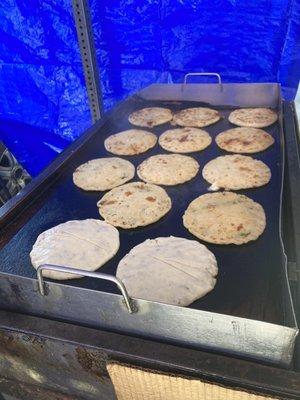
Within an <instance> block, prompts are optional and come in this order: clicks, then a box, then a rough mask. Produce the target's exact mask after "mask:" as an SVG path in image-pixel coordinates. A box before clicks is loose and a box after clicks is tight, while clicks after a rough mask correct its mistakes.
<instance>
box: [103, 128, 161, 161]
mask: <svg viewBox="0 0 300 400" xmlns="http://www.w3.org/2000/svg"><path fill="white" fill-rule="evenodd" d="M156 142H157V136H156V135H154V134H153V133H151V132H148V131H143V130H140V129H128V130H127V131H123V132H119V133H116V134H114V135H111V136H109V137H108V138H107V139H105V141H104V147H105V148H106V150H107V151H109V152H110V153H113V154H117V155H120V156H133V155H135V154H140V153H144V152H145V151H147V150H149V149H152V147H154V146H155V145H156Z"/></svg>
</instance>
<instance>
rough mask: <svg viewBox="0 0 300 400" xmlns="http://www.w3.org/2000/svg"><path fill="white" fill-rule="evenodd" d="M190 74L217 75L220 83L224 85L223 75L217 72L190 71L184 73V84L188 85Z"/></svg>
mask: <svg viewBox="0 0 300 400" xmlns="http://www.w3.org/2000/svg"><path fill="white" fill-rule="evenodd" d="M190 76H215V77H216V78H217V79H218V83H219V85H221V86H222V79H221V75H220V74H217V73H216V72H189V73H188V74H186V75H184V80H183V84H184V85H186V84H187V81H188V78H189V77H190Z"/></svg>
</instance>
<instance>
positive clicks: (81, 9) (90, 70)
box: [72, 0, 102, 122]
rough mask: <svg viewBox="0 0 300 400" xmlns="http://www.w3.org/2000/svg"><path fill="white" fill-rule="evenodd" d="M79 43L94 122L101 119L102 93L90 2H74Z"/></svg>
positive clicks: (79, 0) (84, 0)
mask: <svg viewBox="0 0 300 400" xmlns="http://www.w3.org/2000/svg"><path fill="white" fill-rule="evenodd" d="M72 5H73V12H74V19H75V24H76V30H77V37H78V43H79V48H80V54H81V60H82V65H83V70H84V76H85V83H86V88H87V92H88V98H89V104H90V111H91V114H92V120H93V122H96V121H97V120H99V119H100V118H101V114H102V92H101V87H100V74H99V68H98V65H97V59H96V52H95V44H94V36H93V30H92V24H91V16H90V10H89V4H88V0H72Z"/></svg>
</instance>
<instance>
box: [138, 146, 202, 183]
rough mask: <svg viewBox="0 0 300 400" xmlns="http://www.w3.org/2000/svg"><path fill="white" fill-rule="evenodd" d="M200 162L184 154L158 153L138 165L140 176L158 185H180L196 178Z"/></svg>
mask: <svg viewBox="0 0 300 400" xmlns="http://www.w3.org/2000/svg"><path fill="white" fill-rule="evenodd" d="M198 170H199V164H198V162H197V161H196V160H195V159H194V158H192V157H189V156H183V155H182V154H158V155H156V156H152V157H149V158H147V159H146V160H145V161H143V162H142V163H141V164H140V165H139V166H138V167H137V174H138V176H139V178H141V179H142V180H143V181H145V182H148V183H154V184H156V185H178V184H179V183H183V182H187V181H189V180H191V179H192V178H194V177H195V176H196V175H197V173H198Z"/></svg>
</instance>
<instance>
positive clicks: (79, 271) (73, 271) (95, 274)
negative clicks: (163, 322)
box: [37, 264, 137, 314]
mask: <svg viewBox="0 0 300 400" xmlns="http://www.w3.org/2000/svg"><path fill="white" fill-rule="evenodd" d="M43 270H48V271H57V272H65V273H68V274H74V275H79V276H88V277H90V278H97V279H102V280H105V281H110V282H113V283H115V284H116V285H117V286H118V289H119V290H120V292H121V293H122V296H123V298H124V302H125V304H126V307H127V309H128V311H129V313H130V314H133V313H135V312H136V311H137V308H136V307H135V306H133V303H132V299H131V298H130V297H129V294H128V292H127V290H126V287H125V286H124V284H123V283H122V282H121V281H120V280H119V279H118V278H116V277H115V276H112V275H107V274H101V273H99V272H91V271H84V270H82V269H75V268H69V267H63V266H61V265H51V264H44V265H40V266H39V267H38V268H37V278H38V286H39V292H40V294H41V295H42V296H45V295H46V293H45V283H44V277H43Z"/></svg>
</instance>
